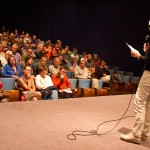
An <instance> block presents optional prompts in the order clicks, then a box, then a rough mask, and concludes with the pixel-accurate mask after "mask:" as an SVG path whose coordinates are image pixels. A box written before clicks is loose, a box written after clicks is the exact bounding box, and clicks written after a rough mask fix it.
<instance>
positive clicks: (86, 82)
mask: <svg viewBox="0 0 150 150" xmlns="http://www.w3.org/2000/svg"><path fill="white" fill-rule="evenodd" d="M90 83H91V79H78V86H79V87H81V88H89V87H90Z"/></svg>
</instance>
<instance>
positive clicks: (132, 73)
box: [125, 72, 134, 76]
mask: <svg viewBox="0 0 150 150" xmlns="http://www.w3.org/2000/svg"><path fill="white" fill-rule="evenodd" d="M125 75H128V76H133V75H134V72H125Z"/></svg>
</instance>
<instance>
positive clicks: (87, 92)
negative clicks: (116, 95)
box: [77, 79, 95, 97]
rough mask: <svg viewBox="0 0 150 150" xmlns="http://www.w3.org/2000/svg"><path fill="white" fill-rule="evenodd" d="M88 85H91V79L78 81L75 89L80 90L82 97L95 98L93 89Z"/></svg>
mask: <svg viewBox="0 0 150 150" xmlns="http://www.w3.org/2000/svg"><path fill="white" fill-rule="evenodd" d="M90 84H91V79H78V86H77V87H78V88H77V89H82V96H83V97H91V96H95V89H94V88H90Z"/></svg>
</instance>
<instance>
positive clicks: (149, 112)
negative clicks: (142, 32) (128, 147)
mask: <svg viewBox="0 0 150 150" xmlns="http://www.w3.org/2000/svg"><path fill="white" fill-rule="evenodd" d="M149 29H150V22H149ZM143 50H144V53H145V54H144V55H141V54H140V53H139V52H134V51H131V56H132V57H135V58H137V59H139V61H142V62H144V71H143V75H142V77H141V79H140V82H139V85H138V88H137V91H136V96H135V100H134V111H135V123H134V126H133V129H132V131H131V132H130V133H128V134H123V135H121V136H120V138H121V139H122V140H124V141H127V142H132V143H137V144H140V143H141V140H142V141H146V139H147V134H148V132H149V129H150V38H147V39H146V42H145V43H144V46H143Z"/></svg>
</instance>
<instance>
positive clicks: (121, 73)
mask: <svg viewBox="0 0 150 150" xmlns="http://www.w3.org/2000/svg"><path fill="white" fill-rule="evenodd" d="M124 72H125V71H115V74H120V75H124Z"/></svg>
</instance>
